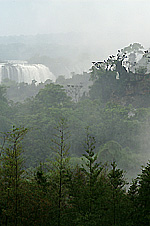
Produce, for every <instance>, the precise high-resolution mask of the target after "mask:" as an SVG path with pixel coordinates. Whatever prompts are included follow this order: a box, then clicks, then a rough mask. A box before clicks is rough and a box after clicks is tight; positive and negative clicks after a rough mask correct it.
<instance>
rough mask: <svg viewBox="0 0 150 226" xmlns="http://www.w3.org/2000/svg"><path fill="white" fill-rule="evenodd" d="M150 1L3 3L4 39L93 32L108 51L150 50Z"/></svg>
mask: <svg viewBox="0 0 150 226" xmlns="http://www.w3.org/2000/svg"><path fill="white" fill-rule="evenodd" d="M149 28H150V0H0V36H3V35H20V34H24V35H28V34H44V33H55V32H71V31H76V32H89V34H90V38H91V40H93V42H96V43H97V45H101V46H103V47H105V48H110V46H111V45H112V46H114V47H115V48H121V47H123V46H126V45H128V44H129V43H133V42H140V43H141V44H143V45H144V46H145V47H150V42H149V40H150V29H149Z"/></svg>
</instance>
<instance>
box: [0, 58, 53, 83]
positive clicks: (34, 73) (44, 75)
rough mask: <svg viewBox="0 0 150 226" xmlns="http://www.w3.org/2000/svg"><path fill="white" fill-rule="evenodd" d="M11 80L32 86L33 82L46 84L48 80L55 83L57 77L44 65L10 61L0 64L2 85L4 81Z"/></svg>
mask: <svg viewBox="0 0 150 226" xmlns="http://www.w3.org/2000/svg"><path fill="white" fill-rule="evenodd" d="M6 78H8V79H10V80H13V81H16V82H18V83H21V82H24V83H28V84H31V83H32V80H35V81H37V83H41V82H45V81H46V80H47V79H50V80H52V81H53V82H54V81H55V79H56V78H55V76H54V75H53V74H52V72H50V70H49V68H48V67H46V66H45V65H42V64H28V63H27V62H19V61H18V62H17V61H14V62H12V61H9V62H7V63H0V83H1V82H2V80H4V79H6Z"/></svg>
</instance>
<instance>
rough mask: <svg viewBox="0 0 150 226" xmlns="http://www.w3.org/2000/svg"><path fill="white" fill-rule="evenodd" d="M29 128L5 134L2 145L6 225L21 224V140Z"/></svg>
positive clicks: (14, 129)
mask: <svg viewBox="0 0 150 226" xmlns="http://www.w3.org/2000/svg"><path fill="white" fill-rule="evenodd" d="M26 132H27V129H25V128H15V127H14V126H13V128H12V131H10V132H7V133H5V134H4V143H3V145H2V146H1V159H0V160H1V178H0V179H1V186H2V194H1V195H2V196H1V197H2V199H3V203H2V206H3V209H2V214H3V220H4V218H5V225H15V226H17V225H19V221H20V220H21V219H20V217H19V212H20V211H21V210H20V209H19V208H20V202H21V199H20V194H21V191H20V185H21V181H22V176H23V172H24V170H23V162H24V160H23V157H22V152H23V151H22V148H21V140H22V139H23V137H24V135H25V134H26Z"/></svg>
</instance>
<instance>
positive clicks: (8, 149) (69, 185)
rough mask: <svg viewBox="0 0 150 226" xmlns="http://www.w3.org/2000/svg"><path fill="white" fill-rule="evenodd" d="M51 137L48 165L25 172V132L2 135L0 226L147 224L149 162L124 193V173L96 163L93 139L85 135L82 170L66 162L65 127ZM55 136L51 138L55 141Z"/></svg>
mask: <svg viewBox="0 0 150 226" xmlns="http://www.w3.org/2000/svg"><path fill="white" fill-rule="evenodd" d="M64 123H65V122H64V120H61V121H60V124H59V125H58V127H57V128H58V130H57V131H56V133H55V136H54V144H55V145H56V146H54V149H55V152H56V155H55V156H56V157H55V158H54V160H53V161H50V162H49V161H48V162H45V164H40V165H39V166H38V167H36V168H35V169H34V170H31V169H30V170H27V169H25V167H24V164H23V161H24V160H23V156H22V152H23V149H22V148H21V140H22V138H23V137H24V136H25V134H26V132H27V130H26V129H24V128H15V127H13V129H12V131H10V132H8V133H5V134H4V135H5V136H4V141H5V142H4V143H3V145H2V147H1V150H2V154H1V157H0V197H1V199H0V217H1V218H0V219H1V225H8V226H9V225H10V226H17V225H18V226H22V225H45V226H47V225H53V226H55V225H56V226H63V225H67V226H69V225H70V226H71V225H80V226H81V225H89V226H91V225H92V226H94V225H95V226H96V225H104V226H105V225H114V226H115V225H118V226H120V225H122V226H124V225H125V226H128V225H134V226H136V225H139V223H140V225H149V217H150V215H149V214H150V212H149V209H150V208H149V185H150V164H149V163H148V164H147V166H146V167H143V169H142V172H141V174H140V175H139V177H137V178H136V182H133V184H132V185H131V187H130V189H129V191H128V192H126V190H125V187H124V186H125V185H126V180H125V178H124V172H123V170H120V169H119V168H118V167H117V164H116V163H115V162H112V164H111V166H112V168H110V169H108V167H106V165H102V164H101V163H99V162H98V161H97V155H96V154H95V145H94V144H95V139H94V137H92V136H90V135H89V133H87V137H86V143H85V144H86V145H85V151H84V152H85V154H83V160H82V167H79V166H78V165H77V166H75V167H72V166H71V165H70V164H69V158H68V154H69V152H68V151H69V149H68V146H67V145H66V135H67V133H66V132H65V131H66V126H65V124H64ZM55 138H56V139H55Z"/></svg>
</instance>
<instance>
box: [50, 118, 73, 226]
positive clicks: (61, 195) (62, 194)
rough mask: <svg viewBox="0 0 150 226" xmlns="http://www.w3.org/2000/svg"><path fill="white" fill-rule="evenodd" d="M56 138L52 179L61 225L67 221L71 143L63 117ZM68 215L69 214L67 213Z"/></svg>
mask: <svg viewBox="0 0 150 226" xmlns="http://www.w3.org/2000/svg"><path fill="white" fill-rule="evenodd" d="M54 136H55V138H54V139H53V140H52V142H53V144H54V146H53V150H54V155H55V157H54V162H53V164H52V171H51V175H52V177H51V181H53V182H52V186H53V188H54V190H55V192H54V193H55V194H56V197H57V200H56V201H57V210H58V211H57V225H58V226H61V225H64V224H65V223H64V222H65V217H64V215H65V213H64V212H65V209H66V205H67V198H68V197H67V193H66V189H67V178H68V170H69V159H70V158H69V153H68V152H69V145H68V144H67V142H66V141H67V139H68V137H69V132H68V127H67V121H66V119H65V118H61V119H60V122H59V123H58V125H57V126H56V133H55V135H54ZM66 216H67V215H66Z"/></svg>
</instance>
